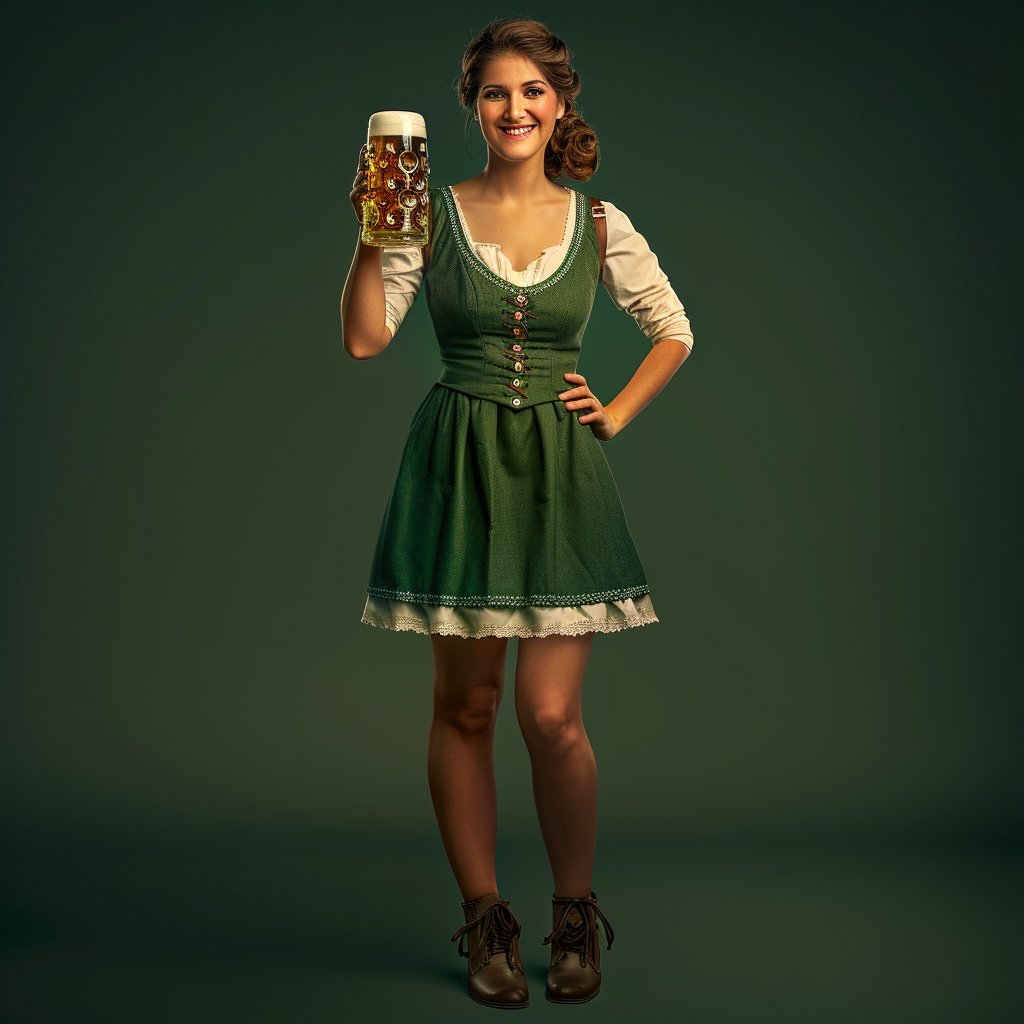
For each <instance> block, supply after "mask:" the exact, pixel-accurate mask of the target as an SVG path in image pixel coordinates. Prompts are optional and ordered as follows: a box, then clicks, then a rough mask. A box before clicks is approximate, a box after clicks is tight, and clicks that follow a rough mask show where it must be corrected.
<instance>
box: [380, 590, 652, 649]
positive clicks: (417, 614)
mask: <svg viewBox="0 0 1024 1024" xmlns="http://www.w3.org/2000/svg"><path fill="white" fill-rule="evenodd" d="M360 621H361V622H365V623H366V624H367V625H368V626H380V627H381V628H382V629H393V630H408V629H411V630H415V631H416V632H417V633H424V634H427V635H429V634H431V633H440V634H441V635H443V636H462V637H467V638H470V639H480V638H481V637H485V636H519V637H531V636H551V635H553V634H556V633H557V634H561V635H563V636H577V635H579V634H580V633H614V632H617V631H618V630H620V629H630V628H631V627H633V626H646V625H647V624H648V623H651V622H657V621H658V616H657V615H655V614H654V606H653V605H652V604H651V595H650V594H641V595H639V596H638V597H636V598H635V599H633V598H627V599H626V600H624V601H601V602H599V603H597V604H581V605H577V606H575V607H573V608H568V607H567V608H558V607H541V606H539V605H528V606H527V607H525V608H465V607H454V608H453V607H449V606H448V605H438V604H411V603H409V602H406V601H393V600H390V599H388V598H384V597H373V596H372V595H370V594H367V596H366V606H365V608H364V609H363V617H362V619H361V620H360Z"/></svg>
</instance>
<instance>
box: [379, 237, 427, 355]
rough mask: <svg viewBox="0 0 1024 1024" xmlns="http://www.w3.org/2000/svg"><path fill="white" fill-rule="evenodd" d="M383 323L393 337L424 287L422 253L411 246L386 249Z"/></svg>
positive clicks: (384, 259) (384, 257)
mask: <svg viewBox="0 0 1024 1024" xmlns="http://www.w3.org/2000/svg"><path fill="white" fill-rule="evenodd" d="M383 263H384V322H385V323H386V324H387V328H388V330H389V331H390V332H391V337H392V338H393V337H394V336H395V335H396V334H397V333H398V328H399V326H401V323H402V320H403V319H405V314H406V313H408V312H409V309H410V307H411V306H412V304H413V302H414V301H415V299H416V296H417V295H419V293H420V288H421V286H422V285H423V250H422V249H420V247H419V246H415V245H411V246H408V247H405V248H401V249H385V250H384V252H383Z"/></svg>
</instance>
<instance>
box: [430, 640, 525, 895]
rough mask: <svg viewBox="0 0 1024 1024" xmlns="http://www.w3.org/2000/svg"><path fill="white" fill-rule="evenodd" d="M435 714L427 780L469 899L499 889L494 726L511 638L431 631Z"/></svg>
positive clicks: (461, 886)
mask: <svg viewBox="0 0 1024 1024" xmlns="http://www.w3.org/2000/svg"><path fill="white" fill-rule="evenodd" d="M431 641H432V643H433V649H434V714H433V718H432V719H431V721H430V736H429V739H428V742H427V783H428V785H429V787H430V799H431V801H432V802H433V804H434V814H435V815H436V817H437V825H438V828H439V829H440V831H441V842H442V843H443V844H444V849H445V853H447V854H448V863H449V864H451V866H452V871H453V872H454V874H455V881H456V882H457V883H458V886H459V889H460V890H461V892H462V898H463V899H464V900H475V899H477V898H478V897H480V896H483V895H485V894H486V893H489V892H498V882H497V876H496V871H495V865H494V861H495V854H496V847H497V842H498V792H497V787H496V785H495V780H494V726H495V722H496V721H497V717H498V706H499V705H500V704H501V695H502V692H503V691H504V688H505V651H506V649H507V647H508V640H507V639H506V638H505V637H482V638H480V639H476V640H474V639H468V638H466V637H459V636H440V635H438V634H436V633H434V634H431Z"/></svg>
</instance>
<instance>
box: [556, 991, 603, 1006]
mask: <svg viewBox="0 0 1024 1024" xmlns="http://www.w3.org/2000/svg"><path fill="white" fill-rule="evenodd" d="M600 994H601V990H600V989H598V990H597V991H596V992H592V993H591V994H590V995H589V996H584V997H583V998H582V999H556V998H555V997H554V996H553V995H551V993H550V992H545V993H544V998H545V999H547V1001H548V1002H549V1003H589V1002H590V1000H591V999H596V998H597V997H598V996H599V995H600Z"/></svg>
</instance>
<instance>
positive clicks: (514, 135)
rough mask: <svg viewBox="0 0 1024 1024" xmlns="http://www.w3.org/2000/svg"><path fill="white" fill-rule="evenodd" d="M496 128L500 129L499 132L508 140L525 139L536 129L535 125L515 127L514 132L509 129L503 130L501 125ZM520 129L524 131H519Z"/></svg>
mask: <svg viewBox="0 0 1024 1024" xmlns="http://www.w3.org/2000/svg"><path fill="white" fill-rule="evenodd" d="M498 127H499V128H501V130H502V131H503V132H504V133H505V134H506V135H507V136H508V137H509V138H510V139H525V138H526V136H527V135H529V134H530V133H531V132H532V131H533V129H534V128H536V127H537V126H536V125H535V124H531V125H525V124H524V125H516V126H515V130H512V129H509V128H504V127H502V126H501V125H499V126H498ZM522 128H525V129H526V131H521V130H520V129H522Z"/></svg>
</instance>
